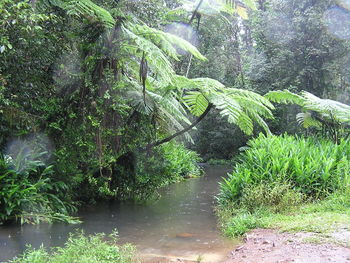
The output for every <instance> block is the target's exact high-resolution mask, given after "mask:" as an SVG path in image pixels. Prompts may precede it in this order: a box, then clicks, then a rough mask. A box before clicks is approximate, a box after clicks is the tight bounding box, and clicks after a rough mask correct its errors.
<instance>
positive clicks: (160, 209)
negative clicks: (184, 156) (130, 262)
mask: <svg viewBox="0 0 350 263" xmlns="http://www.w3.org/2000/svg"><path fill="white" fill-rule="evenodd" d="M205 170H206V175H205V176H203V177H201V178H197V179H189V180H186V181H184V182H181V183H178V184H173V185H171V186H169V187H166V188H164V189H162V191H161V195H162V197H161V198H160V200H158V201H157V202H155V203H153V204H148V205H135V204H122V203H113V204H98V205H95V206H93V207H89V208H85V209H83V210H82V211H81V212H80V214H79V216H80V217H81V218H82V220H83V223H82V224H80V225H67V224H61V223H55V224H51V225H48V224H41V225H38V226H31V225H24V226H6V227H5V226H0V261H5V260H9V259H11V258H13V257H14V256H16V255H17V254H19V253H22V252H23V251H24V250H25V248H26V244H31V246H32V247H39V246H40V245H41V244H44V246H47V247H48V246H61V245H63V244H64V242H65V241H66V240H67V236H68V233H69V232H74V231H75V230H77V229H83V230H84V231H85V233H88V234H92V233H100V232H105V233H111V232H112V230H113V229H116V228H117V229H118V232H119V236H120V242H122V243H126V242H131V243H133V244H135V245H136V247H137V248H138V251H139V254H140V255H141V257H144V258H145V259H146V258H147V259H148V260H152V258H153V259H154V258H156V257H158V256H159V255H162V256H166V257H169V258H172V257H174V258H185V259H186V258H187V259H192V260H196V258H197V257H198V256H199V255H201V256H202V258H203V259H204V260H206V258H207V261H217V260H220V259H221V258H220V257H222V256H225V255H226V254H227V252H228V251H230V248H232V245H233V242H232V241H229V240H227V239H225V238H223V237H222V236H221V235H220V232H219V230H218V229H217V227H216V218H215V215H214V213H213V205H214V195H215V194H216V193H217V191H218V181H219V180H220V178H221V177H222V176H225V175H226V173H227V172H228V170H227V169H226V168H222V167H207V168H206V169H205Z"/></svg>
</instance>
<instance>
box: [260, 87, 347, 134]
mask: <svg viewBox="0 0 350 263" xmlns="http://www.w3.org/2000/svg"><path fill="white" fill-rule="evenodd" d="M265 97H266V98H268V99H270V100H271V101H274V102H279V103H284V104H297V105H299V106H301V107H302V108H303V110H304V111H305V112H304V113H299V114H298V115H297V121H298V123H299V124H301V125H303V126H304V127H305V128H309V127H316V128H320V127H321V126H322V124H321V122H322V121H324V122H327V123H341V124H349V123H350V106H349V105H346V104H343V103H340V102H338V101H335V100H330V99H321V98H319V97H317V96H315V95H313V94H311V93H309V92H306V91H303V92H301V93H300V95H298V94H295V93H292V92H290V91H288V90H283V91H280V90H278V91H270V92H269V93H267V94H266V95H265ZM312 113H313V114H312Z"/></svg>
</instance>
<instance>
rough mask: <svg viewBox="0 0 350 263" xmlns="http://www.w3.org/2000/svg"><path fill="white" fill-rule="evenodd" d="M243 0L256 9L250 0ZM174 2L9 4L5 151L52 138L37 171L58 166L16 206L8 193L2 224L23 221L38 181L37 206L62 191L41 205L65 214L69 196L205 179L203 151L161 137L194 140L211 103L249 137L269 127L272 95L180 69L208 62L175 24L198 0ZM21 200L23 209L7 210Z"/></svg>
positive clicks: (2, 104) (0, 44)
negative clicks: (183, 4)
mask: <svg viewBox="0 0 350 263" xmlns="http://www.w3.org/2000/svg"><path fill="white" fill-rule="evenodd" d="M243 2H246V6H248V7H249V8H252V9H255V5H254V3H253V2H252V1H243ZM177 5H178V3H177V2H173V3H168V5H164V4H163V1H160V0H159V1H158V0H157V1H153V0H152V1H151V0H148V1H127V0H121V1H98V0H96V1H91V0H84V1H70V0H55V1H47V0H38V1H29V0H16V1H8V0H5V1H1V3H0V13H1V14H2V16H1V19H0V25H1V27H0V35H1V38H0V58H1V59H0V113H1V114H0V120H1V125H0V150H1V152H2V153H3V154H4V155H6V156H9V157H10V158H12V159H16V158H17V152H16V151H15V150H14V149H13V147H12V146H13V145H14V142H17V141H20V142H21V143H26V142H27V141H31V140H32V138H36V137H37V136H39V135H40V134H44V135H45V138H46V141H47V143H46V145H44V147H43V151H45V152H47V155H48V158H46V159H45V162H43V165H42V168H40V169H44V168H45V167H50V173H47V172H45V173H41V171H39V172H33V173H34V174H36V175H32V174H28V175H27V177H28V183H27V182H26V181H23V184H24V185H25V186H21V187H18V188H16V187H14V189H12V190H11V191H12V192H13V194H12V192H11V196H12V197H13V199H11V204H10V203H9V202H10V201H9V200H6V201H3V200H1V202H2V203H5V202H6V203H7V204H8V208H4V209H7V210H6V212H4V216H3V217H2V219H1V221H4V220H7V219H16V218H20V217H21V214H22V209H24V208H23V206H22V205H20V204H21V203H22V202H23V200H22V199H23V198H25V196H24V195H22V194H20V193H18V194H17V192H16V191H17V190H18V191H20V189H22V190H24V191H28V192H29V191H31V190H29V189H33V188H31V187H30V185H31V184H33V185H36V183H37V182H41V181H40V180H42V182H46V185H45V187H47V188H49V189H48V190H42V188H40V189H36V190H35V191H34V190H33V191H34V192H33V193H32V194H31V195H30V201H29V202H33V203H38V202H39V201H38V200H39V199H40V197H39V196H40V195H43V200H47V198H46V197H44V196H46V195H48V194H50V195H52V196H55V198H56V202H51V203H52V206H50V212H49V208H48V207H46V208H45V209H44V208H43V207H44V205H42V204H41V203H40V204H41V205H39V206H40V207H42V208H41V209H40V210H47V211H48V212H47V213H46V212H45V213H44V214H47V215H48V214H53V213H61V212H62V211H63V210H64V209H63V208H62V207H65V204H66V203H72V204H74V205H77V204H79V203H82V202H88V203H91V202H95V201H98V200H100V199H119V200H124V199H130V198H131V199H137V200H139V199H143V198H147V197H151V196H152V195H153V193H154V191H155V190H156V189H157V188H158V187H160V186H163V185H166V184H168V183H170V182H174V181H178V180H180V179H182V178H184V177H186V176H192V175H198V174H199V171H198V168H196V167H195V164H194V163H195V162H196V161H198V160H199V159H198V157H197V155H196V154H194V153H191V152H189V151H187V150H186V149H184V148H183V147H182V146H176V145H175V144H170V145H165V143H169V141H170V140H172V139H174V138H179V139H180V141H181V140H184V139H186V140H187V141H190V142H191V141H193V140H192V138H191V136H190V135H189V133H188V132H189V131H190V130H191V129H192V128H193V127H194V126H196V124H197V123H198V122H199V121H201V120H202V119H203V118H204V117H205V116H206V115H207V114H208V113H209V111H210V110H212V109H216V111H215V113H217V114H218V115H220V116H221V117H222V118H223V119H225V120H226V121H228V123H230V125H237V127H238V129H240V130H242V132H244V133H247V134H253V131H254V124H257V125H258V126H261V127H262V128H263V129H264V130H265V131H266V132H267V133H268V132H269V129H268V127H267V124H266V123H265V119H269V118H272V109H273V108H274V107H273V105H272V104H271V103H270V102H269V100H268V99H266V98H264V97H263V96H261V95H259V94H257V93H254V92H251V91H247V90H243V89H239V88H237V87H234V86H225V85H224V84H222V83H221V82H219V81H218V80H215V79H211V78H208V75H209V74H200V75H199V74H198V75H191V78H188V76H187V74H184V73H183V72H181V64H182V65H184V64H183V63H184V61H182V60H181V59H182V58H183V57H186V55H190V56H191V61H192V58H193V62H194V63H196V62H195V61H196V60H197V61H203V63H206V61H208V60H207V58H206V57H204V56H203V55H202V54H201V53H200V51H199V50H198V49H197V47H196V46H195V45H194V43H192V42H191V41H189V39H186V37H183V36H181V35H178V34H176V32H171V31H169V30H168V27H167V25H169V24H171V23H174V22H175V20H176V22H178V19H181V20H182V21H183V22H185V21H188V19H189V18H191V17H194V16H195V13H196V11H195V9H196V6H195V5H194V6H193V7H192V9H191V8H190V9H183V10H182V9H181V8H180V9H181V10H180V9H176V10H171V8H173V7H175V6H177ZM204 7H206V8H212V7H211V6H208V5H207V4H204V5H203V6H202V7H201V8H204ZM200 10H202V9H200ZM246 11H247V9H246V8H245V7H243V6H242V4H240V5H237V4H236V3H234V2H226V1H221V5H220V8H219V9H218V10H216V12H217V13H220V14H224V15H225V16H227V17H230V18H231V19H233V17H234V16H235V14H236V13H238V14H239V15H240V16H242V17H246V16H247V13H246ZM219 17H221V15H218V18H219ZM191 22H192V21H191ZM190 26H191V25H189V27H190ZM185 64H187V63H186V62H185ZM178 68H179V69H178ZM210 76H212V75H210ZM220 80H222V78H221V79H220ZM196 118H198V119H196ZM193 119H194V121H193V122H191V121H192V120H193ZM30 145H31V147H32V146H33V145H35V143H30ZM19 147H22V146H21V145H20V144H19ZM170 152H171V153H170ZM34 157H35V156H31V157H30V158H29V159H28V158H25V159H23V162H24V164H23V165H22V166H24V167H26V166H27V164H26V163H28V162H29V161H37V159H35V158H34ZM22 166H21V167H22ZM14 171H15V172H14V173H18V174H20V173H21V171H19V170H18V169H14ZM7 184H8V183H6V185H7ZM57 185H58V186H63V187H64V192H65V193H66V194H65V195H64V196H62V195H60V194H59V193H60V192H61V191H62V190H60V189H59V188H57V187H56V186H57ZM38 187H39V186H38ZM34 188H36V187H35V186H34ZM16 189H17V190H16ZM4 191H7V190H5V189H4ZM46 193H47V194H46ZM2 194H3V195H4V196H7V195H8V194H9V193H7V192H4V193H2ZM38 198H39V199H38ZM42 202H44V201H42ZM45 202H46V201H45ZM13 203H16V204H18V205H17V206H16V207H15V208H13V209H12V208H11V209H10V208H9V207H12V206H13V205H12V204H13ZM56 206H57V207H56ZM51 210H52V211H51ZM69 210H71V209H66V212H65V213H63V214H66V215H67V214H68V212H69ZM33 212H35V211H33ZM36 212H38V211H36ZM43 212H44V211H43ZM29 221H33V220H29Z"/></svg>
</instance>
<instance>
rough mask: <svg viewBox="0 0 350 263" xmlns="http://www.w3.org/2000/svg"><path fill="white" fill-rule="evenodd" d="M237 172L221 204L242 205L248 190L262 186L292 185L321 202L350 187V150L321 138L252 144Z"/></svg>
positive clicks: (271, 139) (272, 139) (225, 188)
mask: <svg viewBox="0 0 350 263" xmlns="http://www.w3.org/2000/svg"><path fill="white" fill-rule="evenodd" d="M248 145H249V147H250V148H249V149H247V150H246V151H245V152H244V153H243V154H242V155H241V156H240V161H239V163H238V164H236V166H235V168H234V171H233V172H232V173H231V174H229V176H228V178H225V179H223V182H221V184H220V186H221V187H220V193H219V195H218V200H219V203H220V204H221V205H224V204H225V203H227V202H233V203H237V204H239V203H240V202H241V200H242V196H243V193H244V191H245V189H247V188H251V187H254V186H257V185H260V184H264V185H273V184H286V183H287V184H289V185H290V186H291V188H292V189H293V191H297V192H300V193H302V194H303V195H305V196H306V197H307V198H308V197H312V198H322V197H325V196H327V195H328V194H329V193H332V192H336V191H338V190H344V189H346V187H347V186H348V184H349V168H350V167H349V159H350V147H349V145H348V143H347V141H344V140H342V141H341V142H340V143H339V144H334V143H333V142H331V141H328V140H325V139H322V138H303V137H294V136H289V135H283V136H279V137H278V136H267V137H266V136H264V135H260V136H259V137H258V138H256V139H254V140H251V141H250V142H249V143H248Z"/></svg>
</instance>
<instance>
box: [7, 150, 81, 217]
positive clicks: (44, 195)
mask: <svg viewBox="0 0 350 263" xmlns="http://www.w3.org/2000/svg"><path fill="white" fill-rule="evenodd" d="M52 172H53V170H52V166H48V167H46V168H44V167H43V166H42V163H40V162H31V165H30V170H29V171H28V170H25V171H23V172H22V173H19V172H17V171H15V170H14V167H12V166H11V165H9V164H8V163H7V162H6V161H5V160H4V158H3V157H2V156H1V157H0V223H4V222H12V221H16V220H20V221H21V223H38V222H39V221H52V220H63V221H68V222H75V220H74V219H73V218H71V217H69V216H68V214H69V213H71V212H73V211H75V208H74V207H73V206H72V205H69V204H68V203H65V202H63V201H62V200H61V199H60V198H59V197H57V195H56V194H55V193H59V192H65V190H67V187H66V185H65V184H63V183H62V182H53V181H52V180H51V178H50V177H51V176H52Z"/></svg>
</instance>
